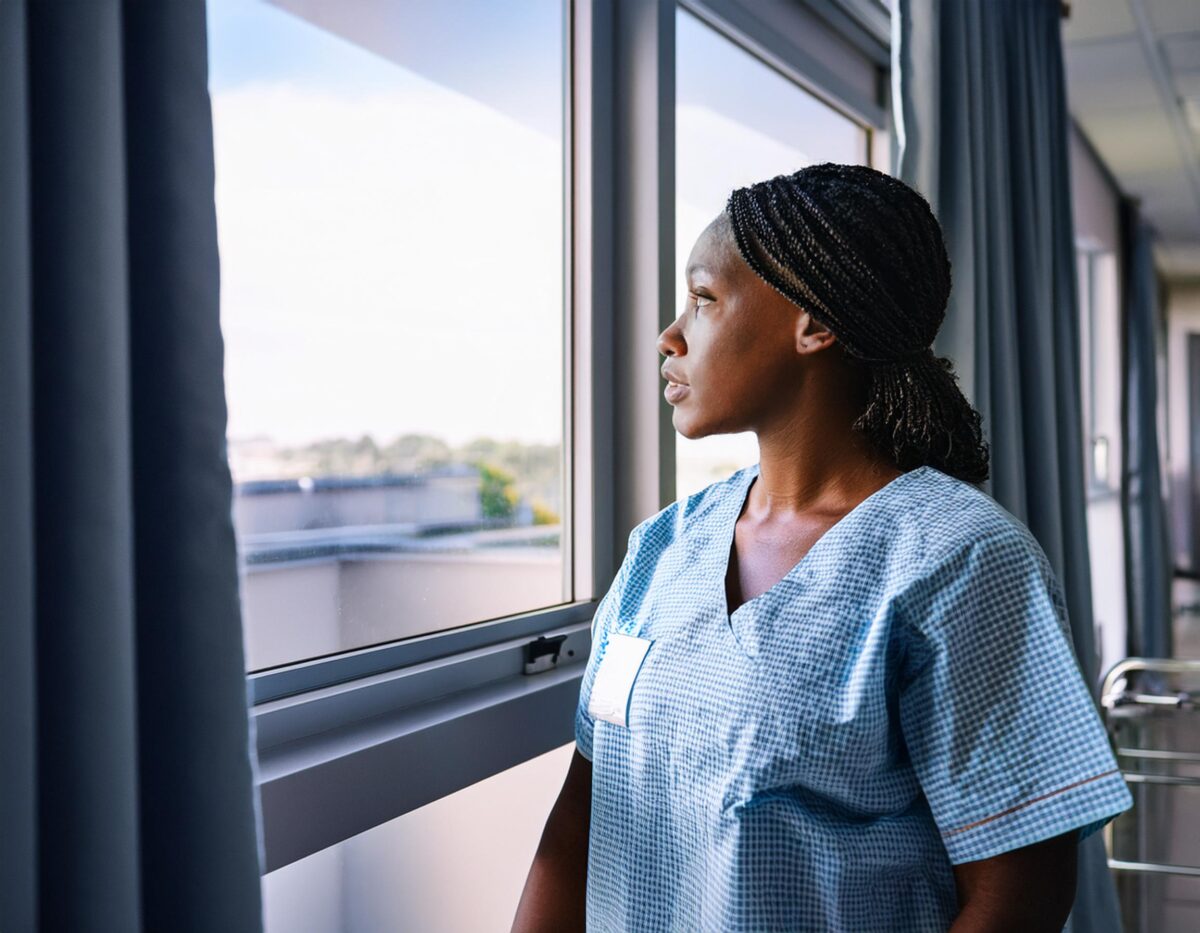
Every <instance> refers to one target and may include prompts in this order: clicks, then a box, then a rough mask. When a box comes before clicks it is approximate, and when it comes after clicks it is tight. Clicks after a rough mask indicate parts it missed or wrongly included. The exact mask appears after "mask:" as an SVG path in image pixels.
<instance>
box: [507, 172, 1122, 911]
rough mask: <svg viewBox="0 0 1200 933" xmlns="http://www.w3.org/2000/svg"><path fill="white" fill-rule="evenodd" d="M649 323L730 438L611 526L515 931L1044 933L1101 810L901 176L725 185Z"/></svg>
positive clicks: (1104, 755)
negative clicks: (750, 449)
mask: <svg viewBox="0 0 1200 933" xmlns="http://www.w3.org/2000/svg"><path fill="white" fill-rule="evenodd" d="M687 280H688V301H687V306H686V307H685V309H684V311H683V313H682V314H681V315H680V316H679V317H678V318H677V319H676V320H675V321H674V322H673V323H672V324H671V325H670V326H669V327H668V328H667V329H666V330H664V331H663V332H662V334H661V335H659V338H658V349H659V351H660V353H662V355H663V356H665V357H666V362H665V364H664V365H663V375H664V377H665V378H666V379H667V381H668V386H667V389H666V395H667V400H668V401H669V402H670V403H671V404H672V405H673V406H674V414H673V420H674V425H675V428H676V429H677V430H678V431H679V432H680V433H681V434H683V435H684V436H686V437H692V438H695V437H704V436H707V435H710V434H717V433H727V432H737V431H754V432H755V434H756V435H757V436H758V442H759V463H757V464H755V465H754V466H751V467H747V468H745V469H742V470H739V471H738V472H736V473H734V474H733V475H732V476H731V477H729V478H728V479H726V480H724V481H722V482H718V483H715V484H713V485H711V486H709V487H708V488H706V489H704V490H703V491H701V492H699V493H697V494H695V495H693V496H689V497H687V498H685V499H681V500H680V501H678V502H675V503H673V504H672V505H670V506H668V507H667V508H666V509H664V510H662V511H661V512H659V513H658V514H657V515H653V516H651V517H650V518H648V519H646V520H645V521H643V522H642V523H641V524H640V525H638V526H637V527H636V528H635V529H634V530H633V532H632V533H631V534H630V536H629V548H628V552H627V554H626V556H625V560H624V562H623V563H622V565H621V568H620V570H619V571H618V573H617V576H616V579H615V580H614V581H613V584H612V587H611V588H610V589H609V591H608V593H607V594H606V595H605V597H604V599H603V600H602V601H601V602H600V604H599V606H598V607H597V611H596V615H595V618H594V621H593V625H592V633H593V642H592V652H591V657H590V658H589V661H588V665H587V668H586V673H585V674H584V677H583V683H582V688H581V691H580V699H579V707H578V710H577V713H576V742H577V750H576V753H575V755H574V758H573V761H572V763H571V766H570V769H569V772H568V775H567V779H566V782H565V784H564V787H563V789H562V793H561V795H560V797H559V799H558V801H557V803H556V804H555V806H554V809H553V811H552V812H551V814H550V818H549V820H548V821H547V825H546V829H545V832H544V835H543V838H542V842H541V845H540V847H539V849H538V853H537V856H536V858H535V860H534V864H533V867H532V869H531V871H530V875H529V879H528V882H527V884H526V887H525V891H524V894H523V896H522V899H521V904H520V906H519V908H518V912H517V918H516V923H515V925H514V929H515V930H518V931H521V933H530V931H542V930H547V931H549V930H554V931H563V930H570V929H577V930H582V929H584V925H585V919H586V926H587V929H589V930H597V931H599V930H603V931H684V930H687V931H691V930H697V931H733V930H754V931H766V930H772V931H774V930H780V931H782V930H788V931H794V930H813V931H829V930H839V931H876V930H914V931H918V930H919V931H926V930H953V931H955V933H966V931H983V930H1021V931H1036V930H1061V929H1062V926H1063V923H1064V922H1065V919H1066V916H1067V914H1068V912H1069V910H1070V907H1071V904H1072V901H1073V899H1074V885H1075V846H1076V843H1077V842H1078V840H1079V839H1081V838H1083V837H1084V836H1085V835H1087V834H1089V833H1091V832H1094V831H1095V830H1096V829H1098V828H1099V827H1100V826H1102V825H1104V823H1105V822H1107V821H1108V820H1110V819H1112V818H1113V817H1114V816H1116V815H1117V814H1118V813H1120V812H1121V811H1123V810H1125V809H1126V808H1128V807H1129V806H1130V803H1131V799H1130V796H1129V792H1128V790H1127V788H1126V787H1125V784H1124V782H1123V780H1122V779H1121V776H1120V774H1119V772H1118V771H1117V766H1116V763H1115V761H1114V760H1113V756H1112V753H1111V751H1110V748H1109V746H1108V742H1107V738H1106V736H1105V733H1104V729H1103V727H1102V725H1101V723H1100V721H1099V717H1098V716H1097V714H1096V711H1095V708H1094V706H1093V704H1092V700H1091V699H1090V696H1089V692H1088V689H1087V687H1086V686H1085V684H1084V682H1083V679H1082V677H1081V676H1080V673H1079V669H1078V667H1077V665H1076V662H1075V659H1074V655H1073V653H1072V649H1071V646H1070V642H1069V640H1068V635H1067V631H1068V629H1067V619H1066V606H1065V603H1064V598H1063V594H1062V589H1061V587H1060V585H1059V583H1058V581H1057V580H1056V579H1055V576H1054V573H1053V571H1052V570H1051V568H1050V566H1049V563H1048V562H1047V559H1046V557H1045V555H1044V553H1043V552H1042V550H1041V548H1040V547H1039V546H1038V544H1037V542H1036V540H1035V539H1034V538H1033V536H1032V535H1031V534H1030V532H1029V531H1028V530H1027V529H1026V528H1025V527H1024V526H1023V525H1022V524H1021V523H1020V522H1019V521H1018V520H1017V519H1016V518H1015V517H1013V516H1012V515H1011V514H1010V513H1008V512H1007V511H1005V510H1004V509H1003V508H1001V507H1000V506H999V505H998V504H997V503H996V502H995V501H994V500H992V499H991V498H990V497H989V496H988V495H987V494H986V493H984V492H982V491H980V490H979V489H978V488H977V486H976V485H975V484H977V483H979V482H981V481H982V480H984V479H985V478H986V477H987V469H988V452H987V448H986V445H985V444H984V442H983V440H982V437H981V431H980V417H979V414H978V413H977V412H976V411H974V410H973V409H972V408H971V406H970V405H969V403H968V402H967V400H966V399H965V398H964V397H963V395H962V394H961V392H960V391H959V389H958V387H957V384H956V380H955V377H954V375H953V373H952V371H951V366H950V363H949V361H947V360H944V359H939V358H937V357H935V356H934V354H933V352H932V350H931V344H932V342H933V339H934V336H935V334H936V333H937V331H938V328H939V326H940V325H941V322H942V319H943V317H944V315H945V309H946V302H947V298H948V295H949V291H950V266H949V261H948V259H947V256H946V250H945V247H944V245H943V242H942V235H941V230H940V228H939V226H938V223H937V221H936V219H935V218H934V216H933V214H932V212H931V211H930V209H929V205H928V204H927V203H926V202H925V200H924V199H923V198H922V197H921V196H920V195H918V194H917V193H916V192H914V191H913V190H912V189H910V188H908V187H907V186H905V185H904V184H902V183H901V182H899V181H897V180H896V179H894V178H892V177H890V176H888V175H885V174H882V173H880V172H877V171H873V170H872V169H868V168H863V167H859V166H848V165H833V164H828V163H827V164H823V165H815V166H812V167H809V168H805V169H802V170H801V171H798V172H796V173H795V174H793V175H789V176H778V177H776V178H772V179H770V180H768V181H764V182H760V183H758V184H755V185H752V186H750V187H748V188H741V189H738V190H736V191H734V192H733V194H732V195H731V196H730V198H729V202H728V205H727V206H726V209H725V211H724V212H722V214H721V215H720V216H718V217H717V218H716V219H715V220H714V221H713V222H712V224H710V226H709V227H708V228H707V229H706V230H705V231H704V233H703V234H702V235H701V237H700V239H699V240H698V241H697V243H696V245H695V247H694V249H693V250H692V253H691V257H690V258H689V262H688V268H687Z"/></svg>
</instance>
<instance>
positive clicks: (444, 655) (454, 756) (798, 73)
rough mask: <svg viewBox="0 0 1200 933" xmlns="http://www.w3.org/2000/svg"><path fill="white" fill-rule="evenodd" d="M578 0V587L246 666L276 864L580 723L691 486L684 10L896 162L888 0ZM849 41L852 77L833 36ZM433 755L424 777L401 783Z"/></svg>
mask: <svg viewBox="0 0 1200 933" xmlns="http://www.w3.org/2000/svg"><path fill="white" fill-rule="evenodd" d="M562 2H563V4H564V16H563V24H564V32H565V35H564V49H565V50H566V55H565V62H564V64H565V75H564V81H563V92H564V108H563V111H564V113H563V116H564V135H563V140H564V145H563V156H564V175H563V179H564V191H563V197H564V200H563V203H564V205H565V207H566V209H565V210H564V228H563V232H564V262H565V269H564V299H565V301H564V308H565V309H566V313H565V315H564V327H563V333H564V342H563V353H564V359H563V363H564V365H563V374H564V375H563V378H564V386H563V389H564V400H565V404H564V411H563V484H564V489H563V493H564V494H563V500H562V501H563V504H564V510H563V511H564V515H563V526H562V527H563V532H562V533H563V540H564V541H565V542H567V548H566V553H565V554H564V575H565V576H566V578H567V579H566V582H567V583H569V586H568V587H567V588H566V591H567V592H570V593H572V594H573V596H574V599H573V600H572V601H570V602H568V603H566V604H564V605H561V606H555V607H552V608H549V609H544V610H537V611H531V612H526V613H522V614H519V615H516V616H511V617H506V618H503V619H496V620H491V621H485V622H480V623H476V624H473V625H468V626H463V627H460V628H456V629H452V630H449V631H444V632H438V633H431V634H429V635H424V636H419V637H415V638H411V639H407V640H405V641H403V642H396V643H391V644H386V645H381V646H374V647H369V648H362V649H358V650H354V651H349V652H346V653H344V654H339V655H336V656H333V657H325V658H318V659H313V660H310V661H303V662H299V663H296V664H291V665H286V666H283V667H279V668H274V669H271V670H266V671H261V672H257V673H253V674H249V675H247V697H248V700H249V702H250V708H251V718H252V725H253V730H252V735H253V736H254V739H253V742H254V746H255V750H256V752H257V759H258V773H257V776H256V780H257V787H258V792H259V796H260V813H261V815H262V820H263V843H264V864H263V865H262V870H263V871H264V872H270V871H274V870H276V869H278V868H281V867H284V866H285V865H288V864H290V863H291V862H294V861H296V860H298V859H301V858H304V857H306V856H308V855H311V854H313V853H315V852H318V851H321V850H322V849H325V848H327V847H329V846H331V845H335V844H337V843H338V842H341V841H344V840H345V839H348V838H350V837H351V836H353V835H356V834H358V833H360V832H363V831H365V830H367V829H370V828H372V827H373V826H377V825H379V824H381V823H384V822H387V821H388V820H391V819H394V818H396V817H398V816H401V815H403V814H404V813H407V812H409V811H410V810H412V809H415V808H416V807H419V806H423V805H424V804H426V803H429V802H432V801H433V800H436V799H439V798H440V797H443V796H446V795H448V794H451V793H454V792H455V791H457V790H460V789H462V788H463V787H466V786H468V785H470V784H472V783H475V782H476V781H479V780H483V779H484V778H487V777H489V776H491V775H493V774H496V773H499V772H500V771H503V770H506V769H507V768H511V767H514V766H516V765H517V764H520V763H522V762H523V761H527V760H528V759H530V758H532V757H535V756H537V755H540V754H543V753H545V752H548V751H551V750H552V749H554V748H557V747H560V746H562V745H563V744H566V743H568V742H571V741H572V740H573V738H574V708H575V701H576V698H577V697H578V691H579V686H580V681H581V679H582V675H583V669H584V666H585V664H586V659H587V655H588V651H589V649H590V627H591V618H592V615H593V613H594V611H595V607H596V605H597V603H598V601H599V598H600V597H601V596H603V594H604V591H606V590H607V587H608V585H609V581H611V580H612V577H613V575H614V573H615V571H616V568H617V567H618V566H619V564H620V562H621V560H622V558H623V556H624V550H625V543H626V538H627V536H628V533H629V531H630V529H632V528H633V527H634V525H636V524H638V523H639V522H640V521H641V520H642V519H643V518H645V517H646V516H647V515H650V514H653V513H654V512H656V511H658V510H659V509H660V508H662V507H663V506H664V505H666V504H669V503H670V502H671V501H673V500H674V498H675V443H674V440H675V438H674V429H673V426H672V424H671V411H670V406H669V405H667V403H666V401H665V399H664V398H663V396H662V393H661V388H660V385H661V381H660V379H659V378H658V368H657V360H658V354H657V351H656V349H655V347H654V344H653V341H652V340H651V341H647V340H645V339H644V335H645V334H647V333H658V332H659V331H661V330H662V328H664V327H666V326H667V325H668V324H669V323H670V321H671V319H672V318H673V311H672V309H673V307H674V303H673V297H674V296H673V293H674V268H673V265H674V250H675V243H674V239H675V230H674V214H675V191H674V188H675V179H674V165H675V151H674V146H675V139H674V132H675V130H674V119H673V113H674V106H675V10H676V6H677V5H678V6H680V7H683V8H684V9H686V10H687V11H688V12H691V13H693V14H694V15H697V16H699V17H700V18H701V19H703V20H705V21H706V22H708V23H709V24H710V25H713V26H714V27H715V28H717V29H718V31H720V32H721V33H722V34H723V35H725V36H726V37H727V38H729V39H730V40H731V41H733V42H735V43H737V44H738V45H741V46H742V47H743V48H745V49H746V50H747V51H749V52H750V53H751V54H753V55H755V56H756V57H758V58H760V59H762V60H764V61H765V62H766V63H767V64H768V65H770V66H771V67H773V68H775V70H777V71H780V72H781V73H783V74H784V75H785V76H786V77H788V78H790V79H791V80H793V81H794V82H795V83H797V84H798V85H800V86H801V87H802V88H804V89H805V90H806V91H808V92H809V93H812V94H814V95H815V96H817V97H819V98H820V99H822V100H823V101H824V102H826V103H827V104H830V105H832V106H834V107H835V108H836V109H838V110H840V111H842V112H843V113H845V114H847V115H848V116H850V117H851V118H852V119H854V120H855V122H858V123H860V125H862V126H863V127H864V128H866V129H867V130H868V153H869V158H870V161H871V164H872V165H875V166H876V167H886V166H887V165H889V164H890V158H889V140H890V137H891V134H890V113H889V110H888V89H889V81H888V76H887V63H888V54H887V44H886V43H887V35H888V32H887V29H886V24H887V17H886V15H885V14H883V13H882V11H880V10H878V9H877V8H876V7H875V6H874V4H871V3H869V2H867V0H798V2H796V3H793V4H783V3H778V4H770V5H767V4H762V5H758V4H755V3H752V2H750V0H678V4H677V3H676V0H651V2H642V0H636V2H635V0H621V2H617V3H610V2H607V0H562ZM751 10H752V12H751ZM831 37H832V39H833V40H836V42H837V43H838V44H839V46H840V47H841V48H843V49H845V50H849V51H847V52H846V69H847V74H849V73H851V72H853V74H854V76H855V77H854V78H853V79H852V80H851V79H846V78H844V77H843V76H841V75H839V74H838V73H837V69H831V68H830V67H829V66H828V64H826V63H823V62H822V60H821V57H820V55H819V54H817V53H814V52H813V49H814V48H816V47H817V46H819V45H820V44H821V43H822V42H827V41H830V39H831ZM826 57H827V56H826ZM872 76H873V77H872ZM868 85H873V88H874V93H873V94H871V93H863V88H865V87H867V86H868ZM594 89H604V90H605V91H607V93H594ZM648 243H655V244H657V249H650V248H646V247H645V244H648ZM634 244H640V246H639V247H638V248H635V247H634ZM597 503H604V506H603V507H599V506H598V505H597ZM557 636H562V637H563V639H564V640H563V642H562V644H561V646H560V654H559V657H558V661H557V663H556V664H555V665H553V666H551V667H550V668H549V669H547V670H545V671H542V672H539V673H535V674H526V673H525V671H524V665H525V659H526V649H527V646H528V645H529V644H531V643H532V642H534V641H535V640H536V639H538V638H539V637H551V638H553V637H557ZM464 748H465V749H469V750H470V754H469V755H464V754H462V751H461V750H462V749H464ZM448 750H449V751H448ZM413 760H420V761H421V765H422V766H421V768H420V770H419V775H416V776H414V777H413V779H412V780H396V777H395V776H396V775H397V774H399V773H405V774H410V773H413V772H411V771H405V770H404V767H403V766H404V763H405V762H411V761H413Z"/></svg>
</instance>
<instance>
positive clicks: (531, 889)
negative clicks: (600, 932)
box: [512, 749, 592, 933]
mask: <svg viewBox="0 0 1200 933" xmlns="http://www.w3.org/2000/svg"><path fill="white" fill-rule="evenodd" d="M591 819H592V763H591V762H590V761H588V760H587V759H586V758H584V757H583V755H581V754H579V749H576V750H575V754H574V755H573V756H572V758H571V766H570V767H569V768H568V769H567V778H566V780H565V781H564V782H563V786H562V790H561V791H560V792H559V795H558V800H557V801H556V802H555V804H554V809H552V810H551V811H550V817H549V818H548V819H547V820H546V828H545V829H544V830H543V831H542V841H541V843H539V845H538V850H537V854H536V855H535V856H534V857H533V866H532V867H531V868H530V869H529V877H528V878H527V879H526V881H525V890H524V892H523V893H522V894H521V902H520V903H519V904H518V905H517V916H516V919H515V920H514V921H513V926H512V933H571V931H573V930H578V931H580V933H582V931H583V930H584V927H585V923H584V896H585V894H586V892H587V857H588V834H589V831H590V828H591Z"/></svg>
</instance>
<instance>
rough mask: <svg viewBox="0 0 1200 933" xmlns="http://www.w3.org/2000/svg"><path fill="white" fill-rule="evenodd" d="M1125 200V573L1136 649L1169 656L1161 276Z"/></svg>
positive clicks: (1142, 227) (1144, 229)
mask: <svg viewBox="0 0 1200 933" xmlns="http://www.w3.org/2000/svg"><path fill="white" fill-rule="evenodd" d="M1121 207H1122V211H1121V213H1122V223H1121V228H1122V245H1123V252H1124V253H1125V255H1124V256H1123V262H1122V266H1123V267H1124V270H1125V301H1124V303H1123V304H1124V308H1125V316H1124V324H1125V340H1124V345H1125V360H1126V365H1125V405H1124V419H1123V428H1124V438H1123V442H1122V445H1121V447H1122V450H1123V451H1124V453H1125V458H1124V459H1125V463H1124V470H1123V473H1122V477H1121V479H1122V482H1121V505H1122V508H1123V511H1124V519H1125V521H1124V525H1125V574H1126V579H1127V581H1128V585H1127V588H1126V592H1127V598H1128V603H1129V654H1130V655H1133V656H1139V657H1150V658H1169V657H1172V655H1173V652H1174V645H1173V643H1172V642H1173V638H1172V631H1171V622H1172V616H1171V577H1172V573H1173V567H1172V560H1173V558H1172V556H1171V555H1172V550H1171V543H1170V537H1169V535H1170V532H1169V531H1168V524H1167V509H1166V502H1165V497H1164V492H1163V473H1162V461H1161V457H1160V452H1159V438H1158V357H1159V355H1160V353H1161V348H1160V346H1159V342H1160V340H1161V339H1162V334H1161V329H1160V327H1159V319H1160V314H1159V306H1158V278H1157V276H1156V274H1155V271H1154V254H1153V242H1154V235H1153V232H1152V231H1151V229H1150V228H1149V227H1148V226H1147V225H1146V223H1145V222H1144V221H1143V220H1142V219H1141V216H1140V211H1139V210H1138V208H1137V206H1136V205H1135V204H1133V203H1131V202H1129V201H1125V202H1123V203H1122V205H1121Z"/></svg>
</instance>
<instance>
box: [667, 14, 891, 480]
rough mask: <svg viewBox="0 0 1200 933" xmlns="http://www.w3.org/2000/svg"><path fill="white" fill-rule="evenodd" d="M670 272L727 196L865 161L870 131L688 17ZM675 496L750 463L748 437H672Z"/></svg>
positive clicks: (679, 62)
mask: <svg viewBox="0 0 1200 933" xmlns="http://www.w3.org/2000/svg"><path fill="white" fill-rule="evenodd" d="M675 81H676V84H675V93H676V111H675V152H676V156H675V173H676V175H675V177H676V182H675V184H676V212H675V236H676V240H675V246H676V250H675V251H676V256H675V270H676V276H677V280H676V292H675V293H676V295H678V296H679V301H680V302H682V301H683V300H684V298H685V296H686V295H687V282H686V279H685V277H684V270H685V268H686V266H687V257H688V254H689V253H690V252H691V249H692V246H693V244H694V243H695V242H696V239H697V237H699V236H700V233H701V232H702V231H703V230H704V228H705V227H706V226H708V224H709V222H710V221H711V220H712V219H713V218H714V217H716V216H717V214H719V213H720V212H721V211H722V210H723V209H724V207H725V202H726V200H727V199H728V197H729V193H730V191H732V190H733V189H734V188H737V187H741V186H743V185H748V184H751V183H753V182H756V181H761V180H763V179H766V178H770V177H772V176H774V175H781V174H786V173H790V172H794V171H796V170H797V169H800V168H803V167H804V166H806V165H812V164H815V163H817V162H843V163H858V164H865V163H866V162H867V151H868V134H867V130H866V129H864V128H863V127H862V126H860V125H859V124H857V123H855V122H854V121H852V120H850V119H849V118H847V117H845V116H843V115H842V114H841V113H839V112H838V111H836V110H834V109H833V108H832V107H829V106H828V105H826V104H825V103H823V102H822V101H820V100H818V99H817V98H816V97H814V96H813V95H811V94H809V93H808V92H807V91H805V90H803V89H802V88H800V87H799V86H798V85H796V84H795V83H793V82H792V81H791V80H789V79H788V78H786V77H784V76H783V75H781V74H780V73H779V72H777V71H775V70H774V69H772V68H771V67H769V66H768V65H766V64H764V63H763V62H762V61H760V60H759V59H757V58H755V57H754V56H752V55H751V54H750V53H749V52H747V51H745V50H744V49H742V48H741V47H740V46H738V45H736V44H734V43H733V42H732V41H731V40H730V39H728V38H726V37H725V36H724V35H722V34H721V33H719V32H717V31H716V30H715V29H712V28H711V27H709V26H708V25H707V24H705V23H703V22H701V21H700V20H699V19H697V18H696V17H695V16H693V15H692V14H691V13H688V12H687V11H685V10H682V9H681V10H678V11H677V13H676V78H675ZM675 455H676V479H675V484H676V495H677V496H679V497H683V496H686V495H689V494H691V493H693V492H697V491H699V490H700V489H703V488H704V487H705V486H707V485H709V484H710V483H713V482H716V481H717V480H721V479H724V478H725V477H727V476H729V474H730V473H732V472H734V471H735V470H737V469H739V468H741V467H743V466H747V465H749V464H752V463H755V462H756V461H757V460H758V444H757V441H756V439H755V437H754V435H753V434H751V433H744V434H730V435H715V436H712V437H706V438H700V439H697V440H689V439H687V438H685V437H683V436H682V435H679V434H676V440H675Z"/></svg>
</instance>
